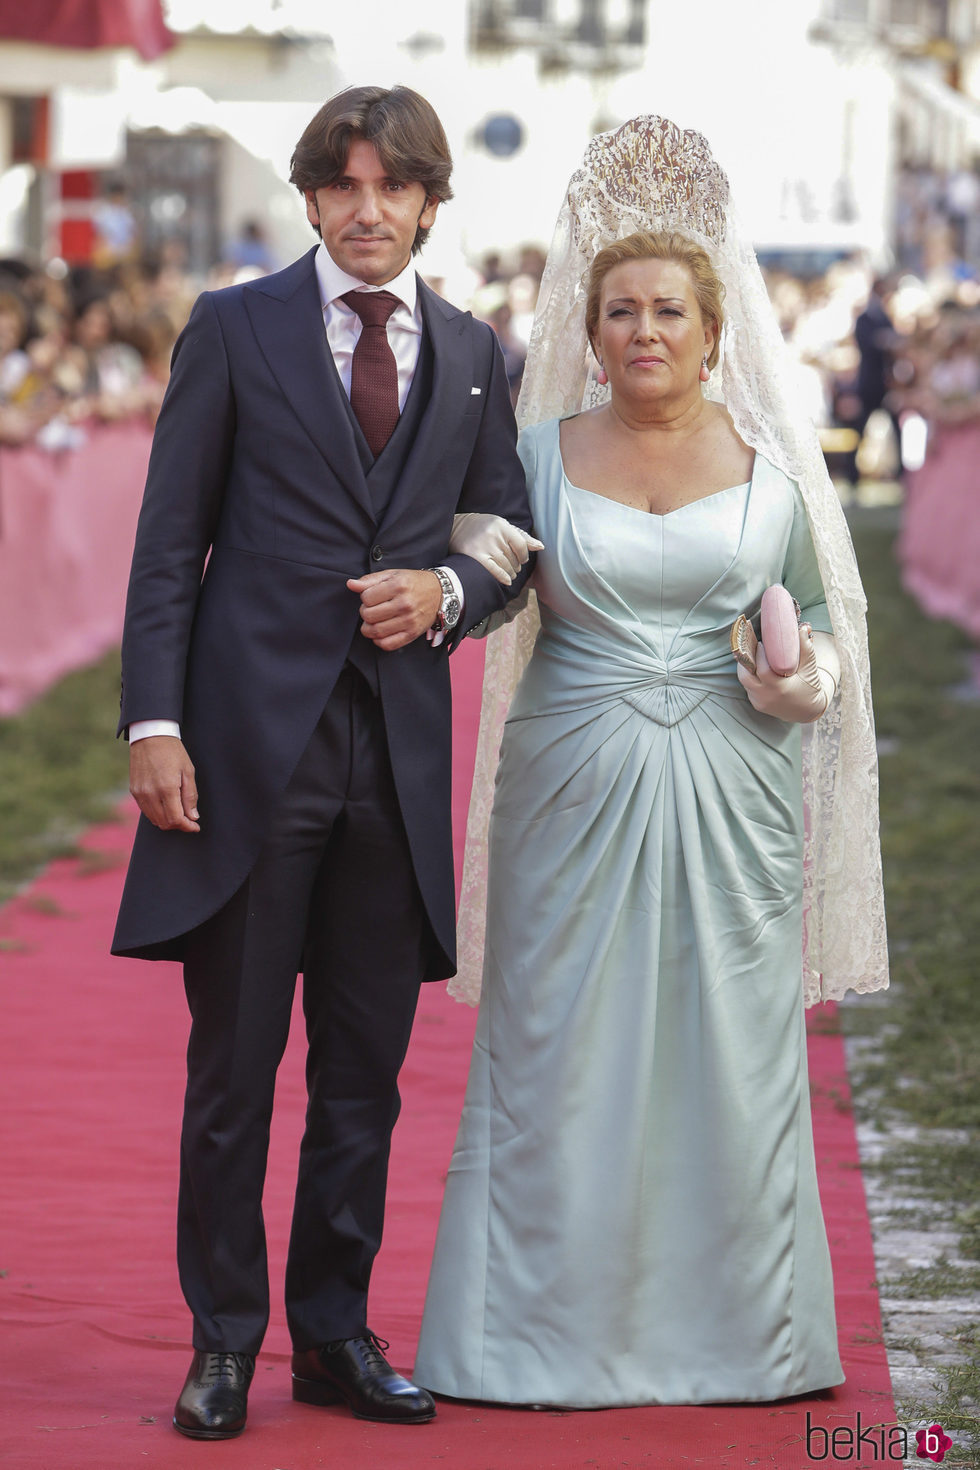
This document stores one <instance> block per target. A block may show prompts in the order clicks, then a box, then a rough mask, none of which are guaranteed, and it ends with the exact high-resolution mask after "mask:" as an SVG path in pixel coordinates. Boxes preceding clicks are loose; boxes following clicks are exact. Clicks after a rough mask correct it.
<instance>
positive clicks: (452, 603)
mask: <svg viewBox="0 0 980 1470" xmlns="http://www.w3.org/2000/svg"><path fill="white" fill-rule="evenodd" d="M462 611H463V609H462V608H461V607H460V605H459V598H458V597H447V598H446V600H445V602H444V603H443V605H442V619H443V622H444V623H445V625H446V627H447V628H455V626H456V624H457V623H458V622H459V615H460V613H461V612H462Z"/></svg>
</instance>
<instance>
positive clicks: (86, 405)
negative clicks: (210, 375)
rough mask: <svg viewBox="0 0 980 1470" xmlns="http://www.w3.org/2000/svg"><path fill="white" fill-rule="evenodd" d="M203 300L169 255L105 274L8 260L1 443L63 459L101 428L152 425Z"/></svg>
mask: <svg viewBox="0 0 980 1470" xmlns="http://www.w3.org/2000/svg"><path fill="white" fill-rule="evenodd" d="M193 294H194V292H193V287H192V285H191V283H190V281H189V279H188V277H187V276H186V274H185V272H184V271H183V270H182V268H181V265H180V261H179V259H173V258H168V257H167V255H166V253H165V254H164V255H163V256H162V257H159V258H156V259H152V260H151V259H145V258H144V259H139V260H132V261H127V262H124V263H119V264H116V265H112V266H107V267H104V268H101V269H99V268H95V267H84V268H77V269H74V270H68V269H66V268H64V267H63V266H60V265H56V266H55V267H54V269H52V268H51V267H49V268H48V269H45V270H41V269H35V268H32V267H30V266H28V265H26V264H25V263H24V262H22V261H20V260H15V259H8V260H0V443H2V444H8V445H9V444H25V443H28V442H35V443H37V444H39V445H40V446H41V447H42V448H46V449H50V450H58V449H64V448H69V447H71V446H72V445H74V444H77V443H79V442H80V441H81V439H82V438H83V437H84V435H85V433H86V428H87V426H88V425H90V424H91V423H93V422H97V421H109V420H114V419H121V418H132V417H134V416H137V415H142V416H145V417H146V419H147V420H148V422H150V423H152V422H153V420H154V419H155V417H156V414H157V411H158V409H159V406H160V402H161V400H162V398H163V392H164V389H165V387H166V384H167V376H168V370H169V363H170V353H171V350H172V348H173V343H174V341H175V339H176V337H177V334H178V333H179V331H180V329H181V327H182V326H183V323H184V322H185V321H186V319H187V314H188V312H189V310H190V305H191V302H192V300H193Z"/></svg>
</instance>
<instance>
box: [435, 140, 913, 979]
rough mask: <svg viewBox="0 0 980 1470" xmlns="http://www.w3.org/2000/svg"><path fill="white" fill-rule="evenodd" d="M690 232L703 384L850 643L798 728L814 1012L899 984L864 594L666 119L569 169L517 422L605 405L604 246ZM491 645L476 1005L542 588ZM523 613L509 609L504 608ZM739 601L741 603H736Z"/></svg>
mask: <svg viewBox="0 0 980 1470" xmlns="http://www.w3.org/2000/svg"><path fill="white" fill-rule="evenodd" d="M665 229H674V230H679V231H681V232H682V233H684V234H685V235H687V236H689V237H691V238H693V239H695V240H696V241H697V242H698V243H699V244H700V245H702V246H703V247H704V248H705V249H706V250H707V252H708V254H709V256H710V257H711V259H712V261H713V263H714V265H715V268H716V270H717V272H718V274H719V276H720V278H721V280H722V282H723V284H724V287H725V318H726V320H725V325H724V329H723V334H722V340H721V356H720V359H719V362H718V365H717V366H716V368H715V369H714V371H713V373H712V375H711V380H710V382H709V384H708V385H707V387H706V391H707V393H708V394H709V396H711V397H713V398H716V399H720V400H722V401H723V402H724V403H725V405H726V406H727V408H728V411H729V413H730V414H731V416H732V420H733V422H734V425H735V428H736V429H737V431H738V433H739V434H740V435H741V437H742V438H743V439H744V440H745V442H746V443H747V444H749V445H750V446H751V447H752V448H753V449H756V450H758V451H759V453H761V454H762V455H763V456H764V457H765V458H766V459H768V460H769V461H770V462H771V463H772V464H774V465H776V466H777V467H778V468H779V469H782V470H783V471H785V473H786V474H788V475H789V476H791V477H792V479H794V480H796V481H797V482H798V483H799V486H800V489H801V491H802V495H803V500H804V503H805V505H806V509H807V514H808V517H809V523H810V530H811V534H812V537H813V544H814V547H815V549H816V554H817V560H818V562H819V566H820V572H821V575H822V578H823V585H824V589H825V591H826V595H827V604H828V607H829V610H830V616H831V620H832V623H833V628H834V634H835V636H836V639H837V647H838V650H839V653H840V660H841V670H842V677H841V682H840V690H839V692H838V694H837V696H836V697H835V699H834V701H833V703H832V705H831V707H830V708H829V709H828V711H827V713H826V714H825V715H824V716H823V717H822V718H821V719H820V720H818V721H817V722H816V723H815V724H812V725H806V726H804V727H803V797H804V806H805V835H804V852H803V912H804V922H803V985H804V999H805V1001H806V1004H807V1005H811V1004H813V1003H814V1002H815V1001H819V1000H833V999H837V998H839V997H840V996H841V995H843V994H844V992H845V991H846V990H856V991H869V990H879V989H881V988H883V987H884V986H886V985H887V984H888V959H887V950H886V940H885V913H884V899H883V895H882V882H881V852H880V847H879V837H878V761H877V751H876V746H875V733H874V721H873V716H872V711H871V676H870V669H869V662H868V637H867V627H866V621H865V612H866V608H867V602H866V600H865V596H864V590H863V588H862V586H861V579H860V576H859V574H858V568H857V562H856V560H855V556H854V550H853V547H852V545H851V538H850V534H849V532H848V529H847V523H846V521H845V519H844V514H843V511H842V509H841V506H840V501H839V499H838V497H837V493H836V491H835V490H834V487H833V485H832V484H831V482H830V478H829V476H828V474H827V470H826V466H825V464H824V459H823V455H822V453H821V450H820V446H819V443H818V441H817V436H816V432H815V430H814V429H813V427H812V425H811V424H810V423H809V421H808V420H807V419H806V418H805V416H804V415H803V414H802V413H801V412H800V410H799V409H798V408H797V407H796V405H795V403H794V401H793V395H792V392H791V390H790V387H789V383H790V380H791V377H792V371H793V370H792V365H791V363H790V361H789V358H788V354H787V352H786V348H785V346H784V344H783V341H782V337H781V335H780V332H779V328H778V325H777V322H776V319H775V316H774V314H773V311H772V308H771V306H770V304H769V299H768V296H767V294H766V288H765V284H764V282H763V279H762V274H761V272H760V270H759V266H758V262H757V261H756V258H755V254H754V252H753V250H752V247H751V245H750V244H748V243H747V241H746V240H745V239H744V237H743V235H742V234H741V231H740V229H739V225H738V220H737V217H736V216H735V214H734V212H733V210H732V208H731V205H730V202H729V188H728V180H727V178H726V176H725V174H724V173H723V172H722V170H721V168H720V167H719V166H718V164H717V163H716V162H715V160H714V159H713V158H712V156H711V151H710V149H709V147H708V144H707V142H706V140H705V139H704V138H703V137H702V136H701V135H700V134H699V133H694V132H682V131H681V130H680V129H679V128H678V127H677V126H676V125H675V124H674V123H672V122H669V121H668V120H667V119H666V118H661V117H653V116H647V117H637V118H633V119H632V120H631V121H630V122H628V123H625V124H624V125H623V126H622V127H620V128H617V129H616V130H614V131H612V132H608V133H601V134H599V135H598V136H597V137H595V138H593V139H592V141H591V143H590V144H589V146H588V148H587V149H586V152H585V157H584V159H583V161H582V165H581V167H580V168H579V169H578V170H577V171H576V172H575V173H574V174H573V175H572V178H571V181H570V183H569V186H568V194H567V196H566V200H565V204H564V206H563V208H562V210H561V213H560V215H559V217H558V224H557V227H556V230H555V236H554V240H553V242H552V246H551V250H550V253H549V255H548V261H547V265H546V267H545V272H544V278H543V280H542V283H541V292H540V296H539V299H538V307H537V311H536V314H535V318H534V326H533V328H532V331H531V340H530V346H529V350H528V358H527V367H526V370H525V374H524V382H523V386H522V388H521V395H520V399H519V402H518V406H517V417H518V422H519V424H520V425H521V427H524V426H525V425H527V424H537V423H541V422H543V421H544V420H546V419H551V418H557V417H560V416H562V415H567V414H573V413H577V412H579V411H580V410H581V409H583V408H588V407H591V406H592V405H594V404H598V403H602V402H604V401H605V400H606V398H607V396H608V389H605V388H603V387H601V386H600V385H599V383H598V382H597V380H596V378H595V376H594V371H593V369H594V359H593V357H592V354H591V352H590V350H589V345H588V340H587V337H586V331H585V297H586V280H587V276H588V271H589V267H590V265H591V263H592V261H593V259H594V258H595V256H596V254H597V253H598V251H599V250H601V249H602V248H603V247H604V246H605V245H608V244H609V243H610V242H611V241H612V240H615V239H619V238H622V237H623V236H626V235H630V234H633V233H634V232H635V231H637V230H665ZM516 602H517V603H522V602H523V603H524V605H523V606H522V607H521V608H520V610H519V611H518V612H517V615H516V616H515V617H513V618H512V620H511V621H509V622H508V623H507V624H506V625H505V626H504V627H502V628H500V629H499V630H497V631H496V632H494V633H493V634H492V635H491V636H490V638H489V639H488V642H487V662H486V674H485V678H484V685H483V709H482V715H481V722H480V736H479V743H478V746H477V758H476V770H475V773H474V779H473V794H472V797H471V802H470V811H469V820H468V824H467V832H466V853H465V859H464V864H463V881H462V888H461V893H460V916H459V930H458V940H459V973H458V974H457V975H456V977H455V978H454V979H453V980H451V981H450V982H449V992H450V994H451V995H454V996H455V997H456V998H457V999H459V1000H463V1001H466V1002H468V1003H470V1004H475V1003H476V1001H477V1000H478V999H479V994H480V985H481V977H482V970H483V947H484V928H485V919H486V886H487V885H486V880H487V837H488V828H489V821H490V809H491V806H492V803H493V785H494V773H495V770H496V766H497V759H498V754H499V749H500V739H501V735H502V732H503V724H504V719H505V718H506V715H507V710H508V707H509V705H510V702H511V698H512V696H513V693H514V690H515V688H516V687H517V683H518V680H519V679H520V676H521V674H522V672H523V670H524V668H525V666H526V664H527V661H528V659H529V657H530V654H531V650H532V648H533V646H534V640H535V638H536V636H537V631H538V627H539V620H538V614H537V607H536V600H535V597H534V593H533V592H531V593H530V595H529V597H527V598H526V599H525V598H518V599H516ZM514 608H515V603H511V605H510V609H509V611H512V610H513V609H514ZM736 611H738V609H735V610H733V616H734V612H736Z"/></svg>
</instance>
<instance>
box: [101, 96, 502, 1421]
mask: <svg viewBox="0 0 980 1470" xmlns="http://www.w3.org/2000/svg"><path fill="white" fill-rule="evenodd" d="M450 170H451V159H450V155H449V150H448V146H447V144H446V139H445V134H444V133H443V130H442V127H441V125H440V123H439V120H438V118H437V117H436V115H435V113H434V112H433V110H432V108H431V107H430V106H429V104H428V103H427V102H426V101H425V100H424V99H423V98H421V97H420V96H418V94H417V93H415V92H412V91H410V90H409V89H407V88H404V87H396V88H393V89H391V90H385V89H381V88H376V87H359V88H350V89H348V90H347V91H345V92H342V93H340V94H339V95H338V96H337V97H335V98H333V99H332V100H331V101H330V102H328V103H327V104H326V105H325V106H324V107H323V108H322V109H321V110H320V111H319V112H318V113H317V115H316V117H315V118H314V119H313V120H312V122H311V123H310V125H309V127H308V128H307V129H306V131H305V133H304V134H303V137H302V138H301V139H300V142H299V144H298V145H297V148H296V151H295V153H294V155H293V161H292V173H291V179H292V182H293V183H294V184H296V186H297V187H298V188H299V189H300V190H301V191H302V192H303V194H304V196H305V199H306V207H307V215H308V218H309V220H310V223H311V224H312V226H313V228H314V230H315V231H316V232H317V234H318V235H320V237H321V243H320V244H319V245H318V246H317V247H315V248H314V249H313V250H311V251H310V253H309V254H308V255H306V256H304V257H303V258H302V259H300V260H298V261H296V262H295V263H294V264H293V265H291V266H289V267H288V268H287V269H286V270H284V271H281V272H279V273H278V274H276V275H271V276H267V277H265V278H263V279H260V280H257V281H253V282H250V283H249V284H247V285H244V286H233V287H230V288H228V289H227V290H223V291H217V292H205V293H204V294H203V295H202V296H200V297H199V298H198V300H197V302H196V304H195V306H194V310H193V312H192V314H191V317H190V320H189V322H188V324H187V327H186V329H185V331H184V332H183V334H182V336H181V338H180V340H179V341H178V343H177V346H176V348H175V352H174V362H173V371H172V375H171V380H170V385H169V388H168V391H167V395H166V398H165V400H164V404H163V408H162V411H161V414H160V418H159V422H158V425H157V430H156V434H155V436H154V442H153V451H152V454H151V458H150V466H149V473H148V477H147V484H146V491H145V496H144V502H143V509H142V513H141V516H140V523H139V529H138V532H137V539H136V549H135V553H134V558H133V569H132V576H131V580H130V588H129V599H128V603H127V610H126V626H125V633H124V639H123V693H122V709H121V718H120V730H125V731H127V732H128V735H129V739H130V761H131V789H132V791H133V794H134V796H135V798H136V800H137V802H138V803H139V806H140V809H141V812H142V814H143V815H142V819H141V821H140V825H139V830H138V832H137V837H136V842H135V845H134V849H133V857H132V861H131V864H130V870H129V875H128V877H127V882H126V889H125V892H124V895H123V900H122V905H121V909H120V913H119V920H118V925H117V929H116V935H115V940H114V943H113V950H114V952H115V953H118V954H128V955H139V956H141V957H144V958H148V959H160V958H179V959H181V960H183V963H184V979H185V987H186V991H187V998H188V1003H189V1007H190V1012H191V1033H190V1042H189V1047H188V1080H187V1093H186V1099H185V1108H184V1123H183V1132H182V1136H181V1181H180V1198H179V1208H178V1264H179V1268H180V1277H181V1285H182V1288H183V1291H184V1295H185V1297H186V1299H187V1302H188V1305H189V1306H190V1308H191V1312H192V1314H193V1318H194V1340H193V1341H194V1357H193V1360H192V1363H191V1368H190V1371H189V1373H188V1376H187V1381H186V1383H185V1385H184V1388H183V1391H182V1393H181V1395H180V1398H179V1399H178V1402H177V1407H176V1411H175V1415H174V1424H175V1426H176V1428H177V1429H179V1430H180V1431H181V1432H182V1433H184V1434H187V1435H190V1436H192V1437H194V1438H202V1439H220V1438H227V1437H230V1436H232V1435H235V1434H238V1433H240V1432H241V1430H242V1429H243V1428H244V1426H245V1419H246V1408H247V1393H248V1386H249V1382H250V1379H251V1376H252V1374H253V1372H254V1366H255V1354H256V1353H257V1351H258V1349H259V1346H260V1344H261V1341H262V1337H263V1334H264V1331H265V1328H266V1324H267V1320H268V1311H269V1293H268V1278H267V1269H266V1252H265V1236H264V1230H263V1223H262V1210H261V1198H262V1185H263V1179H264V1174H265V1164H266V1152H267V1147H268V1134H269V1121H270V1117H271V1113H272V1103H273V1090H274V1084H275V1077H276V1069H277V1067H278V1064H279V1061H280V1059H281V1057H282V1054H283V1049H284V1047H285V1044H286V1037H287V1031H288V1025H289V1017H290V1011H291V1006H292V997H293V991H294V987H295V980H296V975H297V972H298V971H300V970H302V972H303V976H304V987H303V1003H304V1010H305V1014H306V1026H307V1035H308V1042H309V1050H308V1060H307V1084H308V1091H309V1108H308V1112H307V1119H306V1132H305V1135H304V1138H303V1143H302V1148H301V1154H300V1163H299V1177H298V1182H297V1189H296V1200H295V1207H294V1215H293V1226H292V1234H291V1239H290V1246H289V1258H288V1263H287V1273H286V1310H287V1320H288V1324H289V1329H290V1333H291V1336H292V1340H293V1346H294V1356H293V1396H294V1398H297V1399H299V1400H301V1401H303V1402H305V1403H316V1404H326V1403H334V1402H346V1403H347V1404H348V1405H349V1407H350V1408H351V1409H352V1411H353V1412H354V1413H355V1414H356V1415H359V1416H360V1417H364V1418H370V1419H380V1420H384V1421H386V1422H391V1423H421V1422H424V1421H426V1420H428V1419H431V1418H432V1417H433V1415H434V1413H435V1408H434V1405H433V1402H432V1399H431V1397H430V1396H429V1395H428V1394H427V1393H425V1392H424V1390H420V1389H417V1388H415V1387H414V1386H413V1385H412V1384H411V1383H410V1382H408V1381H407V1380H406V1379H404V1378H402V1377H400V1376H399V1375H398V1374H397V1373H395V1372H394V1371H393V1370H392V1369H391V1367H390V1366H389V1365H388V1363H387V1362H386V1360H385V1358H384V1356H383V1351H382V1349H383V1347H384V1344H383V1343H381V1342H379V1339H378V1338H377V1337H376V1336H375V1335H374V1334H373V1333H372V1332H371V1331H370V1329H369V1327H368V1324H367V1290H368V1281H369V1277H370V1271H371V1265H372V1262H373V1260H374V1256H375V1254H376V1252H377V1249H378V1246H379V1244H380V1240H381V1230H382V1222H383V1214H384V1199H385V1187H386V1177H387V1163H388V1151H389V1144H390V1138H391V1130H392V1128H393V1126H394V1122H395V1118H396V1117H397V1113H398V1106H399V1101H398V1090H397V1076H398V1071H399V1068H400V1066H401V1063H402V1060H403V1058H404V1055H405V1050H406V1047H407V1045H408V1039H409V1033H410V1030H411V1026H412V1021H413V1018H414V1014H415V1008H416V1004H417V999H418V991H419V984H420V982H421V981H423V980H436V979H440V978H443V977H445V976H447V975H449V974H452V973H453V971H454V969H455V939H454V923H455V921H454V892H453V860H452V833H451V822H450V758H451V729H450V723H451V710H450V687H449V668H448V653H449V650H450V648H451V647H452V646H454V644H455V641H456V640H458V638H460V637H461V636H462V634H463V633H464V631H465V630H466V629H467V628H469V627H472V626H473V625H474V624H476V623H478V622H480V621H481V620H482V619H483V618H484V617H486V616H487V615H488V614H489V613H491V612H493V611H494V610H496V609H498V608H500V607H501V606H502V605H503V603H504V602H505V601H506V600H507V598H508V597H509V596H513V595H514V594H515V593H516V592H517V591H518V590H519V589H520V586H521V585H522V583H523V581H524V579H525V578H526V575H527V573H528V571H529V567H526V568H525V569H524V571H523V572H522V573H521V574H520V575H519V576H517V577H516V578H515V580H514V581H513V582H512V583H511V585H510V586H509V587H506V586H504V585H502V584H501V582H500V581H499V580H497V579H496V578H495V577H494V576H492V575H491V573H490V572H489V571H487V570H486V569H485V567H484V566H483V565H481V564H480V563H479V562H477V561H476V560H475V559H473V558H471V557H468V556H465V555H459V554H451V553H450V552H449V539H450V534H451V531H452V525H453V516H454V514H455V513H457V512H467V511H475V512H486V513H492V514H497V515H501V516H503V517H505V518H506V519H508V520H510V521H511V522H514V523H515V524H516V525H518V526H520V527H529V526H530V515H529V510H528V502H527V495H526V489H525V485H524V475H523V471H522V469H521V465H520V462H519V460H518V458H517V454H516V448H515V442H516V430H515V425H514V419H513V414H512V412H511V407H510V400H509V396H508V390H507V380H506V375H505V372H504V367H503V363H502V360H501V356H500V352H499V350H498V349H497V346H496V343H495V340H494V337H493V334H492V332H491V330H490V328H489V327H487V326H486V325H485V324H483V323H480V322H476V321H474V320H473V319H472V317H470V315H469V314H468V313H463V312H460V311H457V310H456V309H455V308H454V307H452V306H450V305H449V304H448V303H447V302H445V301H443V300H441V299H440V298H439V297H438V296H436V295H435V294H434V293H433V292H432V291H431V290H429V289H428V288H427V287H426V286H425V285H424V283H423V282H422V281H421V280H419V279H418V277H417V276H416V275H415V272H414V271H413V270H412V269H411V265H410V262H411V257H412V255H413V254H414V253H415V252H416V251H418V250H419V249H420V248H421V245H422V244H423V242H424V240H425V238H426V235H427V234H428V231H429V229H430V228H431V226H432V223H433V221H434V219H435V216H436V212H437V210H438V207H439V204H440V202H443V201H445V200H448V199H449V198H450V197H451V190H450V187H449V176H450ZM382 295H383V301H379V299H378V298H379V297H381V296H382ZM366 298H367V299H366ZM371 298H374V299H373V300H372V299H371ZM362 338H363V341H362ZM359 347H360V350H359Z"/></svg>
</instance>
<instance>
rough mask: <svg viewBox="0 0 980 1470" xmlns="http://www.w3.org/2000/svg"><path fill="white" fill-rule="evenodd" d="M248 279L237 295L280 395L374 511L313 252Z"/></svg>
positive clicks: (341, 476)
mask: <svg viewBox="0 0 980 1470" xmlns="http://www.w3.org/2000/svg"><path fill="white" fill-rule="evenodd" d="M315 253H316V247H314V249H313V250H311V251H310V252H309V253H308V254H307V255H304V256H303V257H302V259H300V260H297V261H296V262H295V263H294V264H293V265H291V266H288V267H287V268H286V269H285V270H284V271H279V272H278V273H277V274H276V275H274V276H265V277H263V278H262V279H260V280H257V281H251V282H250V283H249V284H248V285H247V286H246V287H245V290H244V293H243V299H244V302H245V308H246V310H247V312H248V316H249V320H250V322H251V324H252V330H253V331H254V333H255V337H256V341H257V342H258V344H259V347H260V349H261V351H262V353H263V356H264V357H265V360H266V362H267V363H268V364H269V367H270V368H271V370H272V373H273V375H274V376H275V379H276V381H277V383H278V384H279V387H280V388H281V389H282V392H283V395H284V397H285V398H286V399H287V400H288V402H289V404H290V407H291V408H292V409H293V412H294V413H295V414H296V417H297V418H298V419H299V421H300V423H301V424H302V425H303V427H304V429H305V430H306V432H307V433H308V434H309V436H310V438H311V439H312V440H313V443H314V444H315V445H316V447H317V448H318V449H319V451H320V453H321V454H322V455H323V457H324V459H325V460H326V461H327V463H328V464H329V465H330V467H331V468H332V469H333V471H334V473H335V474H336V476H337V478H338V479H339V480H340V481H341V482H342V484H343V485H345V486H346V488H347V489H348V490H349V491H350V493H351V495H352V496H353V497H354V499H355V500H357V501H358V503H359V504H360V505H362V506H363V507H364V509H365V510H366V511H367V512H368V514H369V515H370V517H371V520H372V522H373V521H374V518H375V517H374V512H373V509H372V506H371V495H370V492H369V490H368V485H367V481H366V479H365V474H364V466H363V465H362V463H361V457H360V455H359V453H358V449H357V442H356V439H355V436H354V427H353V424H352V422H351V416H350V413H349V411H348V405H347V403H346V401H345V400H346V394H345V393H344V389H343V384H342V383H341V381H340V378H339V376H338V374H337V369H336V367H335V366H334V363H333V358H332V357H331V355H330V348H329V346H328V345H327V334H326V332H325V331H324V327H323V309H322V307H321V305H320V292H319V290H318V288H317V281H316V271H315V269H314V265H313V256H314V254H315Z"/></svg>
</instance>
